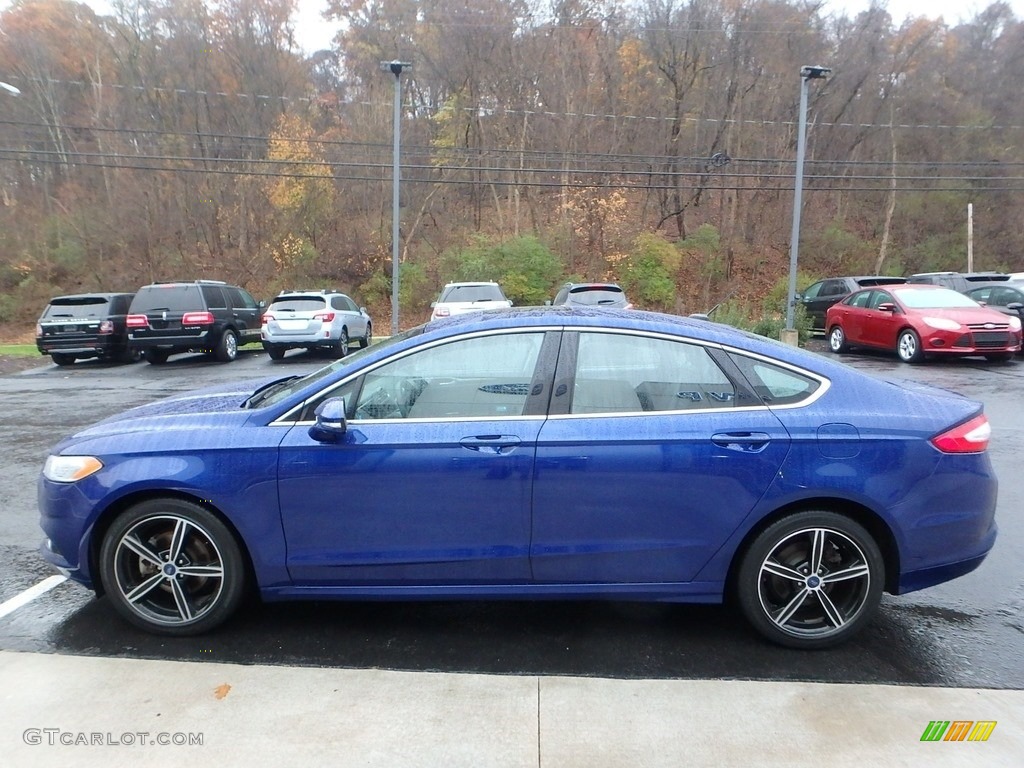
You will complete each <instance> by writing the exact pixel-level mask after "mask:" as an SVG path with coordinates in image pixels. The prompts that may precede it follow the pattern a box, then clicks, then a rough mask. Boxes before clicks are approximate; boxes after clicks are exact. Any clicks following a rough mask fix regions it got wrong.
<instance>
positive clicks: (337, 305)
mask: <svg viewBox="0 0 1024 768" xmlns="http://www.w3.org/2000/svg"><path fill="white" fill-rule="evenodd" d="M331 306H332V307H333V308H334V309H340V310H342V311H344V312H358V311H359V307H357V306H356V304H355V302H354V301H352V299H350V298H349V297H348V296H341V295H339V296H335V297H334V298H332V299H331Z"/></svg>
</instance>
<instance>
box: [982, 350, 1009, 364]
mask: <svg viewBox="0 0 1024 768" xmlns="http://www.w3.org/2000/svg"><path fill="white" fill-rule="evenodd" d="M985 359H986V360H988V361H989V362H991V363H1008V362H1010V361H1011V360H1013V352H993V353H992V354H990V355H985Z"/></svg>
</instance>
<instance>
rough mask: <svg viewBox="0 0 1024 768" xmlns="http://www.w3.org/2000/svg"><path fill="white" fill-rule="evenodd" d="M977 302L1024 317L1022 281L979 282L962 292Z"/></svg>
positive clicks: (1023, 286) (1006, 313)
mask: <svg viewBox="0 0 1024 768" xmlns="http://www.w3.org/2000/svg"><path fill="white" fill-rule="evenodd" d="M964 295H965V296H967V297H968V298H971V299H974V300H975V301H976V302H978V303H979V304H983V305H984V306H986V307H991V308H992V309H995V310H998V311H999V312H1002V313H1003V314H1004V315H1011V316H1013V317H1018V318H1021V319H1024V283H1017V282H1012V281H1010V282H1005V283H981V284H980V285H978V286H976V287H974V288H969V289H968V290H967V291H965V292H964Z"/></svg>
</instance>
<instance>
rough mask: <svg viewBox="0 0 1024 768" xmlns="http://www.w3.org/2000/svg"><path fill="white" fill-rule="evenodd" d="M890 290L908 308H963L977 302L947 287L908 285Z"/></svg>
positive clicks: (974, 304)
mask: <svg viewBox="0 0 1024 768" xmlns="http://www.w3.org/2000/svg"><path fill="white" fill-rule="evenodd" d="M890 290H891V291H892V292H893V293H894V294H896V296H897V297H898V298H899V300H900V301H902V302H903V304H904V306H906V307H907V308H909V309H963V308H965V307H977V306H978V302H976V301H974V300H973V299H971V298H968V297H967V296H964V295H963V294H962V293H957V292H956V291H953V290H950V289H948V288H943V289H930V290H929V289H923V288H909V287H908V288H898V289H897V288H893V289H890Z"/></svg>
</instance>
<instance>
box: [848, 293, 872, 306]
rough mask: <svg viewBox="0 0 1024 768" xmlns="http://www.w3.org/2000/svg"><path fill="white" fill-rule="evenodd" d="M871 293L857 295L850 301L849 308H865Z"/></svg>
mask: <svg viewBox="0 0 1024 768" xmlns="http://www.w3.org/2000/svg"><path fill="white" fill-rule="evenodd" d="M872 293H873V291H864V292H863V293H858V294H857V295H856V296H854V297H853V299H852V300H851V301H850V306H851V307H862V308H863V307H866V306H867V305H868V302H869V301H870V300H871V294H872Z"/></svg>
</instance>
